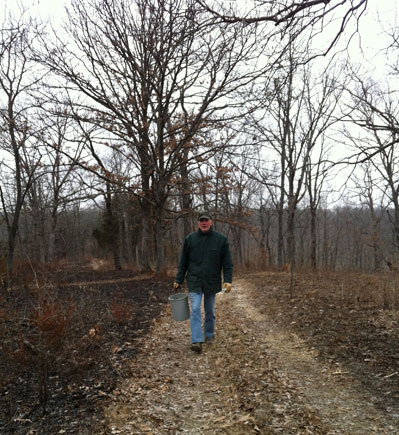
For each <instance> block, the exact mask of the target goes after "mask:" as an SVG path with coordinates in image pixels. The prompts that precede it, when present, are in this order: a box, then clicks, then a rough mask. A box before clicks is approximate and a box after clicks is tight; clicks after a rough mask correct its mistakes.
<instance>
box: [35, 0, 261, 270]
mask: <svg viewBox="0 0 399 435" xmlns="http://www.w3.org/2000/svg"><path fill="white" fill-rule="evenodd" d="M72 5H73V7H72V9H71V10H70V11H69V17H70V20H69V25H68V29H67V30H68V35H69V37H72V38H73V41H74V46H73V47H72V46H70V45H68V44H64V43H63V42H61V41H59V43H58V44H56V45H51V44H50V43H49V44H48V45H47V55H46V56H42V55H41V54H40V53H38V58H40V59H41V61H42V62H43V64H45V65H47V66H48V67H49V68H51V70H52V71H53V72H54V73H56V74H57V75H58V76H60V77H63V78H64V79H65V84H66V87H67V89H68V90H69V91H68V92H69V95H71V96H73V97H74V98H73V99H71V101H70V104H71V105H72V106H73V107H74V112H75V114H76V115H75V116H77V117H81V118H82V119H83V120H84V121H85V122H87V123H92V124H93V125H96V126H98V127H100V128H103V129H104V131H105V132H107V135H108V138H107V139H105V135H104V140H103V143H104V144H105V143H106V144H107V145H106V146H111V147H114V148H115V149H116V150H118V152H121V153H123V155H124V156H125V157H126V159H129V160H131V162H132V164H133V166H134V167H135V172H134V173H132V174H131V179H130V181H129V182H128V183H127V184H128V185H129V186H130V188H131V192H132V193H134V194H136V195H137V197H138V198H139V199H140V201H141V204H142V211H143V222H142V224H143V233H144V234H149V232H150V229H149V228H148V229H146V230H145V231H144V229H145V228H146V226H148V225H150V223H151V221H152V218H153V219H154V221H155V235H156V240H157V251H156V269H157V270H158V271H159V270H161V269H162V267H163V263H164V246H163V237H164V232H165V210H166V203H167V199H168V196H169V193H170V191H171V188H172V186H171V180H172V179H173V176H174V174H176V173H177V172H179V171H180V170H181V168H182V166H183V165H187V164H190V162H195V160H194V158H195V156H196V155H198V154H199V153H200V154H201V153H209V152H215V149H214V146H213V145H212V144H208V145H207V147H203V148H202V150H197V149H195V144H193V145H190V144H192V143H193V142H192V138H193V137H194V136H195V135H197V134H199V131H200V130H202V129H205V128H207V129H210V128H211V127H212V123H213V122H216V121H220V119H223V118H226V119H227V118H229V117H231V116H232V115H231V114H232V113H233V112H234V107H236V108H238V107H239V106H240V103H239V101H237V100H234V99H232V98H230V97H232V96H233V94H232V93H233V92H236V91H237V90H238V89H239V88H240V86H244V85H246V84H247V83H248V82H249V81H250V80H251V79H252V77H253V75H254V72H253V70H252V69H248V68H243V69H241V70H240V69H239V66H240V65H241V63H242V62H243V61H244V60H247V59H249V58H250V57H251V56H254V53H256V52H257V46H256V43H255V40H254V38H252V39H251V38H250V36H251V35H252V33H253V31H252V30H250V29H247V28H245V27H244V26H242V25H236V26H227V25H224V26H217V27H215V26H213V27H209V26H207V25H206V26H205V25H204V24H209V23H205V21H206V19H207V17H206V16H205V17H204V14H203V11H201V10H199V9H198V7H197V2H195V1H183V0H135V1H134V2H130V1H125V0H91V1H89V2H85V3H82V2H79V1H73V2H72ZM77 94H79V95H81V96H82V97H81V98H80V99H78V98H76V95H77ZM227 107H229V108H230V111H229V113H227V111H226V110H225V109H226V108H227ZM217 114H219V115H218V116H217ZM205 121H206V122H205ZM171 126H172V130H171V128H170V127H171ZM173 136H174V137H178V138H179V139H178V141H171V140H170V139H171V137H173ZM172 143H173V146H171V144H172ZM186 147H187V148H188V149H189V154H190V156H189V157H186V158H184V159H183V160H182V157H181V156H182V151H183V150H184V149H185V148H186ZM183 154H184V153H183ZM143 240H145V235H144V239H143ZM145 245H146V246H143V250H145V249H147V248H148V244H145Z"/></svg>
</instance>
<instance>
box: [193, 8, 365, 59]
mask: <svg viewBox="0 0 399 435" xmlns="http://www.w3.org/2000/svg"><path fill="white" fill-rule="evenodd" d="M198 1H199V3H200V4H201V6H202V7H203V8H204V9H205V10H206V11H208V12H210V13H212V14H213V16H214V17H216V18H217V19H218V20H220V21H221V22H224V23H230V24H234V23H243V24H245V25H256V26H259V25H261V24H266V25H268V26H269V29H270V31H269V32H268V33H267V35H268V37H266V38H265V39H264V40H263V41H262V43H264V44H267V43H268V42H269V41H270V39H269V38H270V36H271V35H273V36H274V35H276V34H278V35H280V39H282V38H284V37H286V36H287V35H288V36H289V37H288V39H287V47H288V45H290V44H292V43H294V42H295V40H296V39H297V38H298V37H300V35H302V34H303V33H304V32H307V33H308V37H309V38H311V39H314V38H316V37H317V36H318V35H320V34H321V33H323V31H325V30H327V29H330V28H331V27H332V28H333V29H334V30H333V31H332V32H331V31H330V35H332V36H331V37H330V39H329V40H328V42H327V45H326V47H324V48H322V49H321V51H320V52H319V53H317V54H315V53H314V52H309V54H310V56H309V57H308V58H311V57H313V56H315V55H326V54H327V53H328V52H329V51H330V50H331V49H332V47H334V45H335V44H336V43H337V42H338V40H339V39H340V37H341V36H342V34H343V33H344V31H345V30H346V28H347V27H348V24H349V23H350V22H351V21H354V22H355V23H357V25H355V29H357V28H358V21H359V18H360V17H361V16H362V15H363V14H364V12H365V11H366V8H367V4H368V0H343V1H342V0H309V1H301V2H298V1H292V0H283V1H279V2H273V1H268V0H260V1H256V0H253V1H251V0H249V1H247V2H245V3H244V4H242V3H238V2H221V1H212V0H198Z"/></svg>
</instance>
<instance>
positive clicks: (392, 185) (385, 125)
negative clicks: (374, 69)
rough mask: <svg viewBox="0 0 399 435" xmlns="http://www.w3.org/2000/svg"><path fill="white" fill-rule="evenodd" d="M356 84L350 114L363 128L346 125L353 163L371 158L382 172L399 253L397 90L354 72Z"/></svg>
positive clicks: (352, 121) (374, 165)
mask: <svg viewBox="0 0 399 435" xmlns="http://www.w3.org/2000/svg"><path fill="white" fill-rule="evenodd" d="M353 77H355V79H356V87H355V89H354V90H351V91H349V92H350V95H351V98H352V102H351V103H350V105H349V115H348V118H349V119H350V122H351V123H353V125H356V126H358V127H359V130H357V131H356V130H353V129H349V128H347V129H346V137H347V138H348V140H349V141H350V143H351V144H352V145H353V148H354V150H355V152H354V154H353V155H352V158H351V159H349V160H350V161H351V162H352V163H356V164H359V163H365V162H370V163H371V164H372V166H373V168H374V170H375V171H376V173H377V174H378V175H379V185H380V186H381V187H380V188H381V189H382V190H384V192H386V198H387V200H388V201H389V207H388V209H387V210H388V216H389V219H390V222H391V224H392V232H393V240H394V249H395V251H396V252H395V254H394V256H395V257H396V256H397V255H398V252H399V179H398V175H397V174H398V164H399V160H398V158H399V156H398V153H397V144H398V142H399V128H398V127H399V125H398V122H397V120H398V119H399V106H398V103H397V98H396V96H397V90H392V89H390V88H389V87H388V88H385V89H384V88H383V87H381V86H380V85H379V84H377V83H375V82H374V81H373V80H367V79H363V78H362V77H361V76H360V75H359V74H358V75H357V76H354V75H353Z"/></svg>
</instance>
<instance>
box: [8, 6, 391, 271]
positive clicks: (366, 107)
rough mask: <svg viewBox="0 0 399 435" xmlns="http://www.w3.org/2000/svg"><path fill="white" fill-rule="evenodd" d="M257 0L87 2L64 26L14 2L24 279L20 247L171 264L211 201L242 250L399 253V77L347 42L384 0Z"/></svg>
mask: <svg viewBox="0 0 399 435" xmlns="http://www.w3.org/2000/svg"><path fill="white" fill-rule="evenodd" d="M249 3H250V2H249ZM249 3H248V5H245V6H243V5H235V3H233V2H232V3H231V4H229V7H228V9H227V8H226V5H225V3H224V2H221V3H217V2H215V3H212V2H208V1H194V0H90V1H88V2H84V3H82V2H79V1H76V0H71V1H70V2H69V3H68V5H67V8H66V14H65V20H64V23H63V26H62V28H57V29H54V28H52V26H51V23H47V24H46V23H43V22H39V21H38V20H37V19H35V18H34V17H33V16H31V15H30V13H29V10H23V11H21V12H20V13H19V14H17V15H15V14H14V15H13V14H11V13H10V14H9V15H7V16H6V18H5V19H4V21H3V22H2V27H1V39H0V55H1V68H0V95H1V97H0V104H1V106H0V116H1V118H0V137H1V142H0V148H1V159H0V175H1V180H0V200H1V228H2V239H1V244H2V254H1V255H2V259H3V262H4V265H3V269H4V274H5V275H6V276H7V277H9V276H10V275H11V274H12V269H13V264H14V261H15V258H16V257H17V258H18V259H24V258H26V259H29V261H35V262H38V263H42V264H50V263H52V262H54V261H56V260H60V259H63V258H75V259H77V258H79V259H81V258H84V257H85V256H88V255H98V253H99V252H100V253H101V255H112V258H113V261H114V265H115V268H116V269H121V268H123V267H125V266H126V265H132V264H134V265H136V266H137V267H138V268H139V269H140V270H142V271H148V270H155V271H156V272H162V271H163V270H164V269H165V268H166V267H168V266H169V265H170V264H174V263H175V261H176V257H177V255H178V254H177V253H178V250H179V249H180V245H181V242H182V240H183V237H184V236H185V235H186V234H188V233H189V232H190V231H192V230H193V228H194V227H195V216H196V211H197V210H198V209H200V208H206V209H208V210H210V211H211V212H212V213H213V214H214V217H215V226H216V229H218V230H219V229H220V230H221V231H223V232H225V233H226V234H227V235H229V237H230V239H231V240H232V242H231V243H232V247H233V253H234V257H235V261H236V264H237V265H239V266H248V267H255V266H256V267H265V266H275V267H282V266H283V265H284V264H287V263H289V264H290V265H291V267H292V268H294V267H295V266H296V265H299V266H309V267H314V268H316V267H333V268H336V267H359V268H367V269H370V268H375V269H378V268H380V267H381V265H382V263H383V262H384V261H385V260H386V261H385V263H386V264H388V263H390V264H391V266H393V265H394V264H395V258H396V257H397V250H398V247H399V191H398V189H399V187H398V186H399V183H398V180H397V175H396V174H397V171H396V160H397V157H396V142H397V139H396V134H397V131H398V130H397V129H398V126H397V121H396V120H397V116H396V110H397V108H396V104H395V100H396V99H395V95H396V88H392V86H394V81H391V82H390V83H391V84H390V85H389V86H388V85H385V84H384V82H383V81H378V82H377V81H375V80H373V79H372V77H371V76H370V73H369V72H368V71H367V70H365V69H364V68H362V67H361V66H358V65H354V64H352V63H351V62H350V59H349V60H348V58H347V55H348V52H347V51H346V50H343V51H342V50H341V51H340V52H338V51H337V50H336V48H337V47H338V44H339V43H340V41H341V40H342V38H343V37H344V35H348V34H351V33H353V32H354V35H356V32H360V31H361V26H360V23H361V20H362V15H363V14H364V12H365V10H366V8H367V3H368V2H367V1H366V0H358V1H350V2H349V1H344V2H342V1H332V0H331V1H328V2H326V1H312V2H301V4H298V3H297V2H291V1H285V2H280V3H279V5H274V4H273V3H270V2H255V3H254V5H252V6H254V7H253V8H252V7H250V9H247V10H246V9H245V7H246V6H248V7H249V6H251V5H250V4H249ZM351 29H355V30H354V31H352V30H351ZM358 29H360V30H358ZM324 33H326V34H328V35H329V36H328V38H327V39H326V38H324V39H323V38H321V36H322V35H323V34H324ZM390 37H391V43H390V44H389V47H387V50H389V51H390V52H392V53H395V52H396V51H397V48H398V47H397V38H396V29H393V30H392V31H391V34H390ZM326 41H327V42H326ZM391 72H392V74H395V73H396V72H397V65H395V64H392V65H391ZM348 168H349V175H346V176H347V180H349V179H350V183H349V182H348V185H347V186H346V187H345V183H341V186H340V187H341V188H342V191H341V192H339V187H337V186H339V185H338V184H337V178H338V175H339V174H340V171H341V170H343V169H345V170H346V174H348ZM342 192H343V194H344V196H343V197H341V199H340V202H336V201H337V198H338V199H339V198H340V197H339V195H340V194H342ZM355 198H356V200H355Z"/></svg>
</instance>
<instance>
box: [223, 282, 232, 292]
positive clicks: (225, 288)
mask: <svg viewBox="0 0 399 435" xmlns="http://www.w3.org/2000/svg"><path fill="white" fill-rule="evenodd" d="M223 288H224V291H225V293H230V291H231V284H230V283H229V282H225V283H224V284H223Z"/></svg>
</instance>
